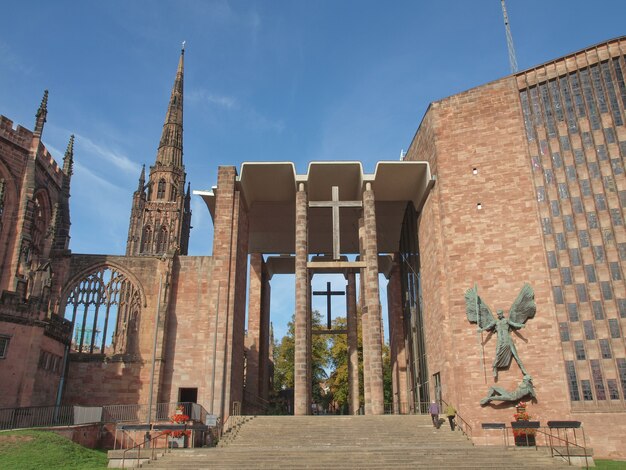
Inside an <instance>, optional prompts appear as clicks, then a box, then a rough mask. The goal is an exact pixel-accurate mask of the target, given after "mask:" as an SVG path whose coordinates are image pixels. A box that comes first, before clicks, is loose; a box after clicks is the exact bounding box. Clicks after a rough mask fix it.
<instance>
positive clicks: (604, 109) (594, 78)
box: [589, 64, 609, 113]
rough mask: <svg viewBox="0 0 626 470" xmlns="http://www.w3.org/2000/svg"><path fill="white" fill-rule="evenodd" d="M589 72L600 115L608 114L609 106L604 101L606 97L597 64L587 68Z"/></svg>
mask: <svg viewBox="0 0 626 470" xmlns="http://www.w3.org/2000/svg"><path fill="white" fill-rule="evenodd" d="M589 69H590V70H591V83H592V84H593V91H595V93H596V100H597V103H598V109H599V110H600V113H608V112H609V105H608V103H607V100H606V95H605V94H604V90H603V89H602V79H601V78H600V68H599V67H598V65H597V64H595V65H592V66H591V67H589Z"/></svg>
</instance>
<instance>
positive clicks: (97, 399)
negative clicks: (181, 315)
mask: <svg viewBox="0 0 626 470" xmlns="http://www.w3.org/2000/svg"><path fill="white" fill-rule="evenodd" d="M169 263H170V261H168V260H165V259H163V260H162V259H160V258H156V257H141V256H136V257H126V256H111V255H72V258H71V262H70V274H69V277H68V281H67V283H66V285H65V289H64V297H66V296H67V294H68V293H69V292H68V291H69V289H71V288H72V287H73V286H74V285H75V284H76V282H78V281H80V279H83V278H84V276H86V275H88V274H90V273H91V272H94V271H95V270H97V269H98V268H100V267H102V266H109V267H114V268H116V269H117V270H119V271H120V272H122V273H124V274H125V275H127V276H128V277H129V278H130V279H131V281H132V282H133V284H134V285H135V286H136V287H137V288H138V289H139V291H140V293H141V310H140V313H139V315H138V318H137V321H136V322H134V323H132V324H130V325H128V331H127V344H126V345H125V347H124V351H123V352H122V353H113V352H112V351H107V354H105V356H106V357H102V355H90V354H72V355H71V356H70V361H69V368H68V377H67V383H66V386H65V389H64V394H63V402H64V403H72V404H84V405H101V404H135V403H148V394H149V387H150V372H151V367H150V365H151V361H152V348H153V340H154V330H155V318H156V311H157V303H158V297H159V296H158V293H159V292H158V291H159V281H160V278H161V277H163V279H164V282H166V280H167V271H168V266H169ZM63 300H64V299H62V301H63ZM162 301H164V300H163V299H162ZM62 313H63V312H61V314H62ZM165 313H166V312H165V309H163V308H162V309H161V312H160V315H161V316H163V315H165ZM158 338H159V340H158V349H157V358H161V354H162V350H163V346H162V345H163V328H162V327H161V328H159V332H158ZM161 367H162V361H157V367H156V378H155V390H156V389H157V385H158V383H159V380H158V379H159V376H160V374H161Z"/></svg>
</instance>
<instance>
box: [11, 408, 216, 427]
mask: <svg viewBox="0 0 626 470" xmlns="http://www.w3.org/2000/svg"><path fill="white" fill-rule="evenodd" d="M177 410H181V411H182V413H183V414H185V415H187V416H189V418H190V420H192V421H194V422H196V423H202V424H206V419H207V416H208V415H209V413H208V412H207V411H206V410H205V409H204V408H203V407H202V405H199V404H197V403H189V402H177V403H158V404H156V405H153V408H152V413H151V420H152V421H155V422H156V421H168V420H169V419H170V417H171V416H173V415H174V414H175V413H176V411H177ZM147 416H148V405H142V404H137V405H104V406H79V405H61V406H28V407H20V408H0V430H10V429H19V428H41V427H52V426H75V425H79V424H98V423H142V422H146V420H147Z"/></svg>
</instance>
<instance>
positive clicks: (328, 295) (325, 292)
mask: <svg viewBox="0 0 626 470" xmlns="http://www.w3.org/2000/svg"><path fill="white" fill-rule="evenodd" d="M313 295H325V296H326V326H327V328H328V329H329V330H330V328H331V321H330V311H331V302H330V299H331V297H332V296H333V295H346V293H345V292H344V291H342V290H335V291H334V290H332V289H331V288H330V282H327V283H326V290H316V291H313Z"/></svg>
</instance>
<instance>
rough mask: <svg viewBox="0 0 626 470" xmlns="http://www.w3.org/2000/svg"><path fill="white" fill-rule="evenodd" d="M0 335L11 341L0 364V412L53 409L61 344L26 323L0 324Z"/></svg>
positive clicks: (61, 355)
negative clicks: (23, 407) (13, 408)
mask: <svg viewBox="0 0 626 470" xmlns="http://www.w3.org/2000/svg"><path fill="white" fill-rule="evenodd" d="M0 334H2V335H6V336H8V337H10V338H11V339H10V342H9V347H8V348H7V353H6V354H7V355H6V357H5V358H4V359H3V360H2V363H1V364H0V371H1V373H0V375H1V376H2V377H3V380H2V381H0V408H9V407H20V406H49V405H54V403H55V400H56V396H57V389H58V386H59V381H60V379H61V369H62V360H63V349H64V346H63V344H61V343H60V342H59V341H57V340H55V339H53V338H50V337H48V336H46V335H45V334H44V328H43V326H33V325H32V324H28V323H27V324H20V323H14V322H2V323H0Z"/></svg>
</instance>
